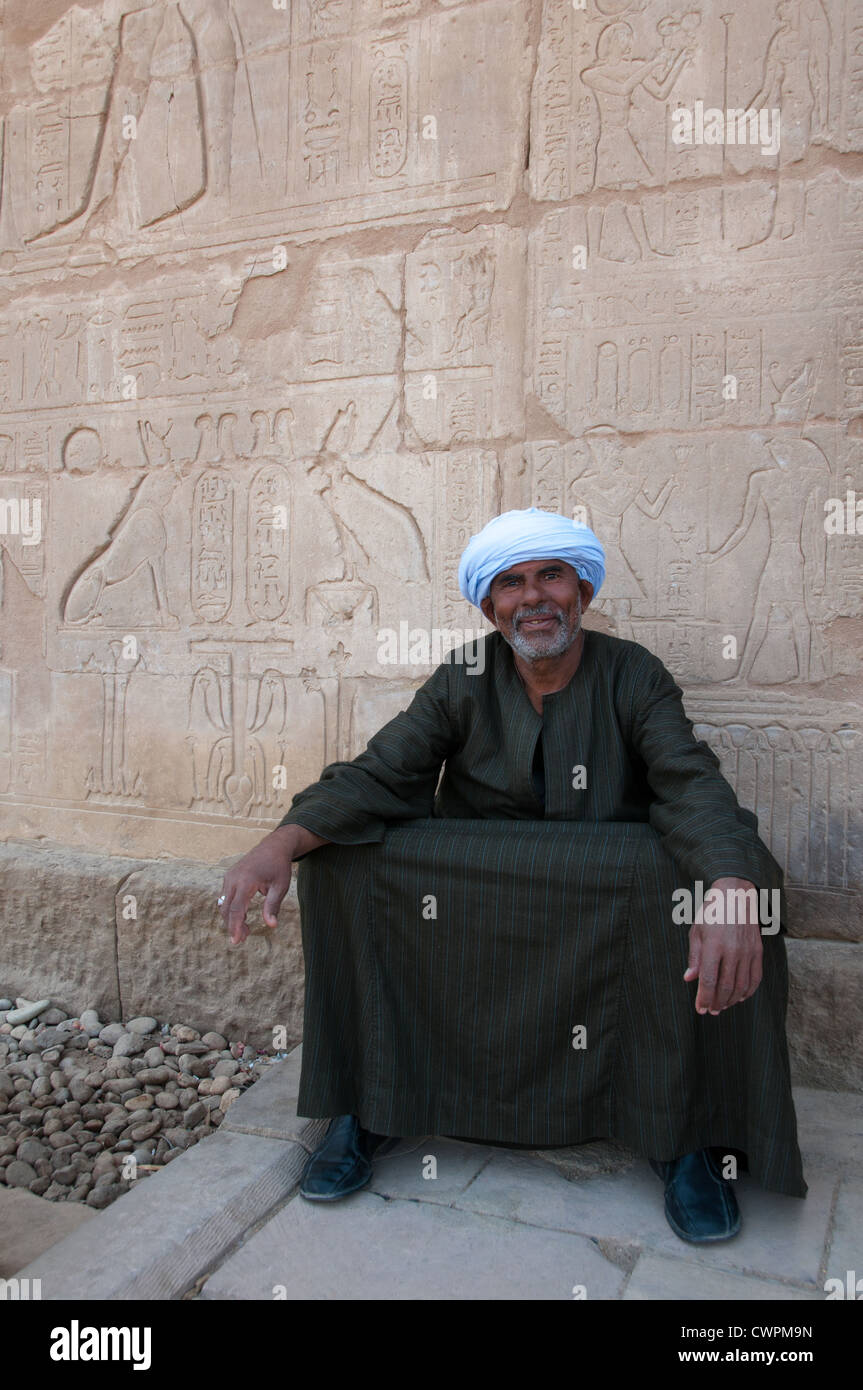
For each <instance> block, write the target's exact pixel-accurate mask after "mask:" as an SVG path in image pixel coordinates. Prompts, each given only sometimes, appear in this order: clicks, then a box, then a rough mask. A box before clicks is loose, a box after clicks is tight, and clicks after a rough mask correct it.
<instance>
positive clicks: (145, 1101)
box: [123, 1094, 153, 1110]
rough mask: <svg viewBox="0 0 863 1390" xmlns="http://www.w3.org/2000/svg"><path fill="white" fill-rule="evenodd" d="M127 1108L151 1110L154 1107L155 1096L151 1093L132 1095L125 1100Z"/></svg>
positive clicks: (124, 1103)
mask: <svg viewBox="0 0 863 1390" xmlns="http://www.w3.org/2000/svg"><path fill="white" fill-rule="evenodd" d="M123 1105H124V1106H125V1108H126V1109H127V1110H151V1109H152V1108H153V1097H152V1096H151V1095H146V1094H145V1095H141V1096H130V1097H129V1099H128V1100H124V1101H123Z"/></svg>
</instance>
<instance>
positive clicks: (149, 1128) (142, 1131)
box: [129, 1116, 162, 1144]
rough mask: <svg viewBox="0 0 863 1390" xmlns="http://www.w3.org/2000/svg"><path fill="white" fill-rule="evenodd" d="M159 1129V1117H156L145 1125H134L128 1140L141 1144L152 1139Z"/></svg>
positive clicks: (160, 1123) (160, 1122) (160, 1124)
mask: <svg viewBox="0 0 863 1390" xmlns="http://www.w3.org/2000/svg"><path fill="white" fill-rule="evenodd" d="M161 1127H162V1121H161V1117H159V1116H156V1118H155V1119H152V1120H149V1121H148V1122H147V1124H144V1125H136V1127H135V1128H134V1129H133V1130H132V1132H131V1134H130V1135H129V1138H130V1139H131V1140H132V1142H133V1143H135V1144H141V1143H143V1141H144V1140H145V1139H152V1137H153V1135H154V1134H157V1133H158V1131H159V1130H160V1129H161Z"/></svg>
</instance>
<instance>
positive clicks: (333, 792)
mask: <svg viewBox="0 0 863 1390" xmlns="http://www.w3.org/2000/svg"><path fill="white" fill-rule="evenodd" d="M450 669H451V664H450V662H449V661H445V662H444V663H443V664H442V665H440V666H438V667H437V669H436V670H435V671H433V672H432V674H431V676H429V678H428V680H427V681H426V682H425V684H424V685H421V686H420V687H419V689H418V690H417V691H416V692H415V694H414V697H413V699H412V701H411V703H410V705H409V706H408V708H407V709H405V710H402V711H401V713H400V714H397V715H396V716H395V718H394V719H391V720H390V721H389V723H388V724H384V726H383V728H381V729H379V730H378V732H377V733H376V734H375V735H374V737H373V738H372V739H370V741H369V743H368V746H367V747H366V749H365V751H364V752H363V753H360V755H359V756H358V757H356V758H354V759H353V760H352V761H351V762H335V763H330V764H329V765H328V766H327V767H325V768H324V770H323V772H322V773H321V775H320V778H319V779H318V781H317V782H313V783H312V784H311V785H310V786H308V787H306V788H305V790H303V791H301V792H297V794H296V795H295V796H294V798H293V800H292V802H291V809H290V810H289V811H288V813H287V815H286V816H284V817H283V818H282V820H281V821H280V822H279V825H280V826H281V825H301V826H303V827H304V828H305V829H306V830H310V831H311V832H312V833H313V834H314V835H320V836H321V837H322V838H323V839H326V840H331V841H332V842H333V843H334V844H339V845H359V844H370V843H375V842H377V841H380V840H382V839H383V838H384V833H385V830H386V823H387V822H389V821H400V820H411V819H415V818H418V817H428V816H431V815H432V807H433V803H434V796H435V791H436V790H437V783H438V779H439V776H440V770H441V766H442V764H443V762H444V759H445V758H446V757H447V754H448V753H449V752H450V751H451V750H452V749H453V748H454V747H455V746H456V744H457V742H458V734H457V731H456V729H455V728H454V725H453V722H452V719H451V713H450V711H451V706H450V698H449V696H450ZM309 852H311V851H309ZM298 858H300V859H303V858H305V855H299V856H298Z"/></svg>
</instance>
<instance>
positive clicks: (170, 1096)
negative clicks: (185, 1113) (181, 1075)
mask: <svg viewBox="0 0 863 1390" xmlns="http://www.w3.org/2000/svg"><path fill="white" fill-rule="evenodd" d="M179 1104H180V1101H179V1098H178V1097H177V1096H176V1095H175V1094H174V1093H173V1092H172V1091H160V1092H159V1094H158V1095H157V1096H156V1105H157V1106H158V1108H159V1109H160V1110H176V1109H177V1108H178V1107H179Z"/></svg>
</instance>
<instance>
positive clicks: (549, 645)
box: [500, 594, 583, 661]
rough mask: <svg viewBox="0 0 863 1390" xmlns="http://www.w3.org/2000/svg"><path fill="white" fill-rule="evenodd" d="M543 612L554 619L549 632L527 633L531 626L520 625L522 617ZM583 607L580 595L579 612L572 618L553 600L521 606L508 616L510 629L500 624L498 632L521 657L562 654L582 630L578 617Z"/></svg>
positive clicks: (543, 658) (579, 617)
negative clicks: (538, 606)
mask: <svg viewBox="0 0 863 1390" xmlns="http://www.w3.org/2000/svg"><path fill="white" fill-rule="evenodd" d="M543 615H546V616H548V617H550V618H554V619H555V620H556V621H557V627H556V628H553V629H552V630H551V631H550V632H535V633H533V635H529V633H530V629H528V630H527V632H525V630H524V629H523V628H522V629H520V627H519V625H520V623H521V620H522V619H523V618H539V617H542V616H543ZM582 616H583V609H582V604H581V595H580V594H579V597H578V615H577V617H575V618H567V616H566V614H565V613H564V612H563V610H562V609H560V608H556V607H555V606H554V605H553V604H548V603H545V604H543V605H542V606H541V607H540V608H533V609H531V608H521V609H516V611H515V613H514V614H513V616H512V619H511V620H510V625H511V631H510V632H504V631H503V629H502V628H501V630H500V632H501V636H502V637H503V639H504V641H505V642H508V643H509V645H510V646H511V647H512V649H513V651H514V652H516V653H517V654H518V655H519V656H520V657H521V658H522V660H523V661H544V660H545V659H546V658H547V657H550V656H563V654H564V652H568V651H569V649H570V647H571V646H572V644H573V643H574V642H575V641H577V640H578V634H579V632H580V631H581V620H582Z"/></svg>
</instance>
